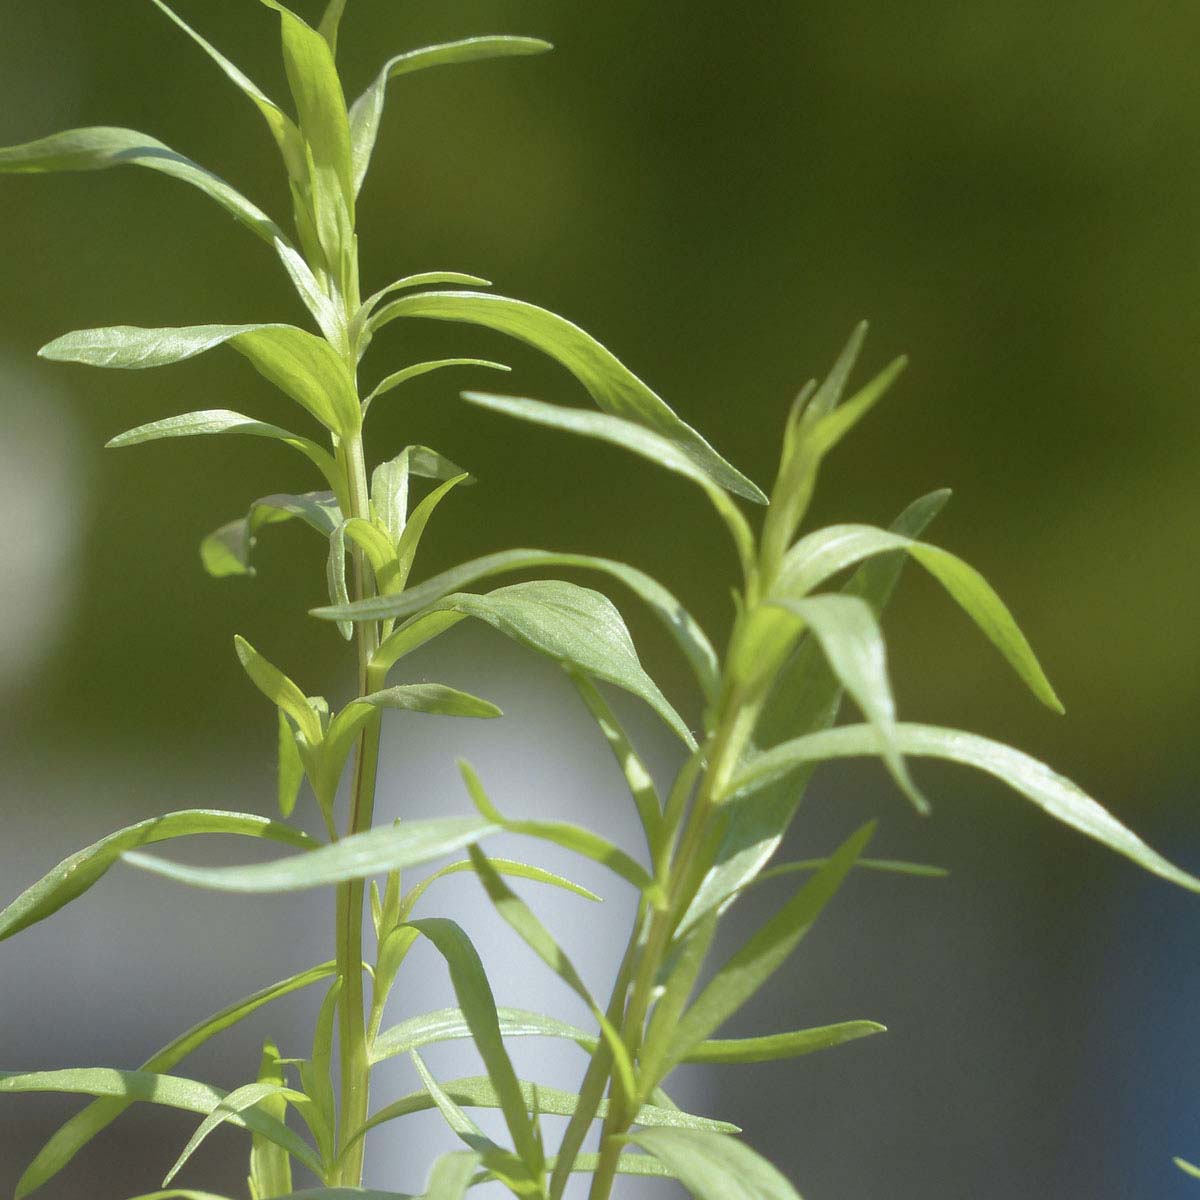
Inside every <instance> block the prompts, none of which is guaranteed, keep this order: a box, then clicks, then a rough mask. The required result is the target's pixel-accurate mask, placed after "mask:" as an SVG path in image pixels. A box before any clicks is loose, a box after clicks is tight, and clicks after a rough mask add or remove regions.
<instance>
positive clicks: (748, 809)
mask: <svg viewBox="0 0 1200 1200" xmlns="http://www.w3.org/2000/svg"><path fill="white" fill-rule="evenodd" d="M949 498H950V493H949V491H947V490H942V491H938V492H931V493H930V494H929V495H927V496H923V497H921V498H920V499H919V500H916V501H914V503H912V504H911V505H909V506H908V508H906V509H905V510H904V511H903V512H902V513H901V514H900V515H899V516H898V517H897V518H896V520H895V522H894V523H893V525H892V530H893V532H895V533H898V534H900V535H902V536H906V537H914V538H915V537H920V535H921V534H922V533H923V532H924V530H925V529H926V527H927V526H928V525H929V522H930V521H932V520H933V518H934V517H935V516H937V514H938V513H939V512H940V511H941V509H942V507H943V506H944V505H945V503H946V501H947V500H948V499H949ZM907 561H908V556H907V555H906V554H904V553H903V552H900V551H894V552H892V553H890V554H881V555H879V556H877V557H875V558H872V559H869V560H868V561H866V562H864V563H863V565H862V566H861V567H859V568H858V570H857V571H856V572H855V573H854V575H853V576H852V577H851V578H850V580H849V582H848V583H847V584H846V586H845V588H844V589H843V592H844V593H845V594H846V595H850V596H857V597H859V598H860V599H863V600H865V601H866V602H867V603H868V604H870V605H871V608H872V610H873V612H874V613H875V615H876V617H879V616H880V614H881V613H882V612H883V610H884V608H885V607H886V606H887V603H888V601H889V600H890V599H891V596H892V593H893V592H894V591H895V588H896V584H897V582H898V581H899V578H900V574H901V572H902V571H903V569H904V566H905V564H906V563H907ZM841 697H842V685H841V682H840V681H839V679H838V677H837V676H836V675H835V674H834V673H833V671H832V670H831V669H830V667H829V663H828V660H827V659H826V658H825V656H824V654H822V652H821V649H820V647H819V646H818V644H817V641H816V639H815V638H812V637H804V638H802V639H801V641H800V644H799V646H798V647H797V648H796V650H795V651H794V652H793V653H792V657H791V658H790V660H789V661H788V662H787V663H785V664H784V666H783V668H782V670H780V671H779V673H778V675H777V676H776V679H775V683H774V686H773V688H772V690H771V692H770V694H769V696H768V698H767V704H766V706H765V707H764V709H763V711H762V713H761V715H760V716H759V720H758V724H757V725H756V727H755V730H754V740H755V743H756V744H757V745H759V746H774V745H778V744H779V743H780V742H784V741H787V740H788V739H789V738H793V737H798V736H799V735H801V734H805V733H811V732H812V731H814V730H817V729H824V728H826V727H828V726H829V725H832V724H833V722H834V719H835V718H836V716H837V712H838V708H839V706H840V704H841ZM809 774H811V771H810V772H809ZM807 780H808V774H804V773H803V772H797V773H795V774H793V775H791V776H789V777H788V778H787V779H786V780H785V781H783V782H782V783H780V784H775V785H772V786H771V788H770V789H769V792H768V791H763V792H760V793H759V794H758V796H757V798H756V801H755V803H754V804H753V805H748V804H743V803H741V802H740V801H738V800H733V801H730V802H729V803H728V804H726V805H725V806H724V808H723V809H722V814H721V815H722V818H723V820H724V828H725V832H724V836H723V838H722V840H721V842H720V845H719V846H718V847H717V849H716V851H715V854H714V859H713V866H712V867H711V869H710V870H709V872H708V874H707V875H706V876H705V879H704V881H703V883H702V884H701V886H700V889H699V891H698V892H697V893H696V895H695V897H694V898H693V900H692V903H691V906H690V907H689V909H688V912H687V915H686V916H685V918H684V920H683V922H682V923H681V930H683V929H686V928H687V927H688V926H690V924H691V923H692V922H693V921H696V920H698V919H699V918H700V917H702V916H703V915H704V914H705V913H706V912H709V911H711V910H713V909H716V910H717V911H722V910H723V909H724V907H725V906H726V905H727V904H728V903H730V901H731V898H732V897H734V896H736V895H737V894H738V893H739V892H740V891H741V890H742V889H743V888H744V887H745V886H746V884H747V883H748V882H749V881H750V880H752V879H753V878H754V877H755V876H756V875H757V874H758V872H759V871H760V870H762V867H763V865H764V864H765V863H766V862H767V861H768V860H769V859H770V857H771V855H772V854H774V853H775V850H776V849H777V848H778V846H779V843H780V841H781V840H782V838H783V834H784V832H785V831H786V829H787V827H788V825H789V824H790V822H791V819H792V815H793V814H794V813H795V811H796V806H797V805H798V804H799V802H800V798H801V796H802V795H803V792H804V787H805V784H806V783H807Z"/></svg>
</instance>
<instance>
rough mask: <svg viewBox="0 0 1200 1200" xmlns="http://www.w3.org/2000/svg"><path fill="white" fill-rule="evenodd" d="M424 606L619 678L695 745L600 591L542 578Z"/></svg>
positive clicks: (565, 661) (610, 680) (615, 680)
mask: <svg viewBox="0 0 1200 1200" xmlns="http://www.w3.org/2000/svg"><path fill="white" fill-rule="evenodd" d="M335 611H339V612H341V611H346V610H335ZM426 611H427V612H431V611H444V612H445V611H448V612H457V613H461V614H463V615H464V616H468V617H474V618H475V619H476V620H480V621H484V622H486V623H487V624H489V625H491V626H492V627H493V628H495V629H498V630H499V631H500V632H501V633H503V634H505V635H506V636H508V637H510V638H513V639H514V640H515V641H517V642H520V643H521V644H522V645H524V646H527V647H528V648H529V649H531V650H536V651H537V652H538V653H539V654H544V655H546V656H547V657H549V658H552V659H554V660H555V661H556V662H559V663H563V664H567V665H570V666H573V667H577V668H579V669H580V670H582V671H584V672H585V673H586V674H588V675H592V676H594V677H595V678H597V679H603V680H605V681H606V682H607V683H613V684H616V686H617V687H619V688H623V689H624V690H625V691H627V692H630V693H632V694H633V695H635V696H638V697H639V698H640V699H642V700H644V701H645V702H646V703H647V704H649V705H650V707H651V708H653V709H654V711H655V712H656V713H658V715H659V716H660V717H661V718H662V719H663V720H664V721H665V722H666V723H667V725H669V726H670V727H671V729H673V730H674V731H675V733H676V734H677V735H678V736H679V737H680V739H681V740H682V741H683V742H684V743H685V744H686V745H687V746H688V747H694V746H695V739H694V738H693V737H692V734H691V731H690V730H689V729H688V727H687V725H686V724H685V722H684V720H683V718H682V717H681V716H680V715H679V714H678V713H677V712H676V711H675V710H674V708H672V707H671V705H670V703H669V702H668V701H667V698H666V697H665V696H664V695H663V694H662V692H661V691H659V688H658V685H657V684H656V683H655V682H654V681H653V680H652V679H651V678H650V676H649V675H647V674H646V672H645V671H644V670H643V668H642V664H641V661H640V660H639V658H638V655H637V650H636V649H635V648H634V645H633V639H632V638H631V637H630V636H629V630H628V629H626V627H625V622H624V620H623V619H622V618H621V614H620V612H619V611H618V610H617V608H616V606H615V605H614V604H613V603H612V601H611V600H609V599H608V597H607V596H604V595H602V594H601V593H600V592H596V591H593V590H592V589H591V588H584V587H580V586H579V585H578V584H574V583H565V582H563V581H562V580H545V579H543V580H535V581H532V582H530V583H517V584H512V585H511V586H509V587H502V588H497V589H496V590H495V591H493V592H489V593H487V594H486V595H476V594H474V593H471V592H459V593H457V594H454V595H450V596H446V597H443V598H442V599H441V600H438V601H437V602H436V604H434V605H431V606H430V608H429V609H428V610H426Z"/></svg>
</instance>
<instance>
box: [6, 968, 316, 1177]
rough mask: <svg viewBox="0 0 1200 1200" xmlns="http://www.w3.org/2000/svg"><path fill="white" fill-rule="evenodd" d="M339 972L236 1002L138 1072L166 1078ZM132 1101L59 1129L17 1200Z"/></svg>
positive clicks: (310, 974) (106, 1105) (293, 980)
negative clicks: (204, 1049) (254, 1018)
mask: <svg viewBox="0 0 1200 1200" xmlns="http://www.w3.org/2000/svg"><path fill="white" fill-rule="evenodd" d="M335 970H336V964H335V963H333V962H327V963H322V964H321V965H320V966H318V967H313V968H312V969H311V970H309V971H304V972H302V973H301V974H299V975H292V976H290V977H289V978H287V979H283V980H280V982H278V983H275V984H272V985H271V986H270V987H267V988H263V989H262V990H261V991H258V992H255V993H254V994H253V995H250V996H247V997H246V998H245V999H244V1000H239V1001H237V1003H236V1004H231V1005H230V1006H229V1007H228V1008H224V1009H222V1010H221V1011H220V1012H218V1013H216V1014H214V1015H213V1016H211V1017H208V1018H207V1019H205V1020H204V1021H201V1022H200V1023H199V1024H198V1025H194V1026H193V1027H192V1028H191V1029H189V1030H188V1031H187V1032H186V1033H183V1034H180V1036H179V1037H177V1038H175V1039H174V1040H173V1041H171V1042H168V1043H167V1045H165V1046H164V1047H163V1048H162V1049H161V1050H159V1051H158V1052H157V1053H155V1054H153V1055H151V1056H150V1058H148V1059H147V1060H146V1061H145V1062H144V1063H142V1065H141V1067H140V1068H139V1070H140V1071H143V1072H149V1073H151V1074H163V1073H164V1072H167V1071H170V1070H171V1068H172V1067H174V1066H175V1065H176V1064H177V1063H179V1062H181V1061H182V1060H183V1059H184V1058H186V1057H187V1056H188V1055H189V1054H191V1052H192V1051H193V1050H195V1049H197V1048H198V1047H200V1046H203V1045H204V1044H205V1043H206V1042H208V1041H211V1040H212V1039H213V1038H214V1037H216V1036H217V1035H218V1034H220V1033H223V1032H224V1031H225V1030H226V1029H229V1028H231V1027H232V1026H234V1025H236V1024H237V1023H238V1022H239V1021H243V1020H245V1018H246V1017H248V1016H250V1015H251V1014H252V1013H255V1012H257V1011H258V1010H259V1009H260V1008H263V1007H265V1006H266V1005H268V1004H270V1003H272V1002H273V1001H275V1000H279V999H281V998H282V997H284V996H288V995H291V993H293V992H298V991H300V990H301V989H302V988H306V987H309V986H311V985H312V984H314V983H318V982H319V981H320V980H322V979H328V978H329V977H330V976H331V975H333V974H334V972H335ZM131 1103H133V1101H132V1100H125V1099H121V1098H114V1097H105V1098H103V1099H99V1100H93V1101H92V1103H91V1104H89V1105H88V1106H87V1107H86V1108H84V1109H83V1110H81V1111H80V1112H78V1113H76V1114H75V1116H73V1117H72V1118H71V1119H70V1120H69V1121H67V1122H66V1124H65V1125H63V1126H62V1127H61V1128H60V1129H59V1130H57V1132H56V1133H55V1134H54V1136H53V1137H51V1138H50V1140H49V1141H48V1142H47V1143H46V1144H45V1145H44V1146H43V1147H42V1149H41V1150H40V1151H39V1152H38V1154H37V1157H36V1158H35V1159H34V1160H33V1162H32V1163H30V1164H29V1166H28V1167H27V1168H26V1170H25V1174H24V1175H22V1176H21V1179H20V1181H19V1182H18V1183H17V1186H16V1189H15V1191H14V1193H13V1195H14V1200H23V1197H25V1196H28V1195H29V1194H30V1193H31V1192H33V1191H36V1189H38V1188H39V1187H41V1186H42V1184H44V1183H45V1182H46V1181H47V1180H49V1179H52V1178H53V1177H54V1176H55V1175H57V1174H58V1172H59V1171H61V1170H62V1169H63V1168H64V1167H65V1166H66V1165H67V1164H68V1163H69V1162H70V1161H71V1159H73V1158H74V1157H75V1155H76V1154H78V1153H79V1151H80V1150H82V1149H83V1147H84V1146H86V1145H87V1144H88V1142H90V1141H91V1140H92V1139H93V1138H94V1137H96V1135H97V1134H99V1133H101V1132H103V1131H104V1130H105V1129H106V1128H107V1127H108V1126H109V1125H111V1124H112V1123H113V1121H115V1120H116V1119H117V1118H118V1117H119V1116H120V1115H121V1114H122V1113H123V1112H124V1111H125V1110H126V1109H127V1108H128V1107H129V1105H130V1104H131Z"/></svg>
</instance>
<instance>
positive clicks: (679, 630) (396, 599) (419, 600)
mask: <svg viewBox="0 0 1200 1200" xmlns="http://www.w3.org/2000/svg"><path fill="white" fill-rule="evenodd" d="M535 567H579V568H581V569H583V570H593V571H600V572H602V573H603V574H606V575H609V576H611V577H612V578H614V579H617V580H619V581H620V582H621V583H623V584H625V586H626V587H628V588H629V589H630V590H631V591H632V592H633V593H634V594H635V595H636V596H638V598H639V599H641V600H643V601H644V602H645V603H646V604H647V605H649V607H650V609H651V611H652V612H653V613H654V615H655V616H656V617H658V619H659V620H660V621H661V622H662V623H663V625H664V626H665V627H666V630H667V632H668V633H669V634H670V635H671V637H672V638H673V639H674V640H675V643H676V644H677V645H678V646H679V648H680V650H682V651H683V654H684V656H685V657H686V659H687V661H688V663H689V664H690V665H691V667H692V670H693V671H694V672H695V675H696V679H697V680H698V681H699V683H700V686H701V688H702V689H703V691H704V695H705V697H706V698H707V699H708V700H710V701H711V700H713V699H715V698H716V694H717V690H718V688H719V686H720V668H719V666H718V663H717V654H716V651H715V650H714V649H713V647H712V643H711V642H710V641H709V640H708V637H707V636H706V635H705V633H704V630H702V629H701V628H700V626H699V625H698V624H697V622H696V620H695V618H694V617H692V615H691V613H689V612H688V611H687V609H685V608H684V607H683V605H682V604H681V603H680V602H679V601H678V600H677V599H676V598H675V597H674V596H673V595H672V594H671V593H670V592H668V591H667V589H666V588H665V587H663V586H662V584H660V583H659V582H658V581H657V580H655V579H652V578H651V577H650V576H649V575H647V574H646V573H645V572H644V571H639V570H638V569H637V568H636V567H630V566H628V565H626V564H625V563H622V562H617V561H616V560H615V559H611V558H595V557H593V556H592V555H590V554H559V553H556V552H554V551H552V550H501V551H499V552H498V553H496V554H487V555H484V556H483V557H482V558H476V559H472V560H471V561H470V562H468V563H463V564H462V565H461V566H458V567H453V568H451V569H450V570H449V571H444V572H443V573H442V574H441V575H437V576H435V577H434V578H432V579H428V580H426V581H425V582H424V583H421V584H418V585H417V586H416V587H411V588H408V589H407V590H406V591H405V592H404V594H403V595H400V596H384V597H375V598H372V599H370V600H360V601H356V602H355V603H354V604H353V605H339V606H334V607H332V608H327V609H316V610H314V615H316V616H318V617H323V618H325V619H326V620H352V621H364V620H370V621H379V620H386V619H389V618H391V619H395V618H400V617H407V616H411V615H412V614H413V613H420V612H421V611H422V610H426V609H428V608H429V606H430V605H432V604H435V603H436V602H437V601H439V600H442V599H444V598H445V597H446V596H448V595H449V594H450V593H452V592H457V591H459V590H460V589H461V588H464V587H469V586H470V585H471V584H473V583H477V582H478V581H479V580H481V579H487V578H489V577H490V576H493V575H502V574H504V573H506V572H509V571H525V570H529V569H532V568H535ZM392 661H395V660H392Z"/></svg>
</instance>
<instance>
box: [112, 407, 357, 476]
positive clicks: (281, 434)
mask: <svg viewBox="0 0 1200 1200" xmlns="http://www.w3.org/2000/svg"><path fill="white" fill-rule="evenodd" d="M220 433H241V434H249V435H251V436H252V437H265V438H271V439H273V440H274V441H277V442H283V443H284V444H285V445H288V446H291V447H292V448H293V449H294V450H299V451H300V453H301V454H303V455H304V456H305V458H307V459H308V460H309V462H311V463H313V465H314V466H315V467H316V468H317V470H318V471H320V472H321V474H322V475H323V476H324V477H325V480H326V482H327V483H328V484H329V486H330V487H331V488H335V489H337V488H340V487H341V486H342V480H341V471H340V469H339V467H338V466H337V464H336V463H335V462H334V460H333V455H332V454H330V453H329V451H328V450H325V449H323V448H322V447H321V446H318V445H317V443H316V442H314V441H311V440H310V439H309V438H303V437H297V436H296V434H294V433H289V432H288V431H287V430H286V429H281V428H280V427H279V426H278V425H269V424H267V423H265V422H263V421H256V420H254V418H253V417H245V416H243V415H242V414H241V413H237V412H231V411H230V410H229V409H224V408H216V409H208V410H206V411H203V412H190V413H183V414H182V415H180V416H178V417H167V418H166V419H165V420H162V421H151V422H150V423H149V424H148V425H139V426H138V427H137V428H136V429H129V430H126V432H125V433H121V434H118V435H117V436H116V437H115V438H111V439H109V441H108V442H106V443H105V446H106V448H107V449H110V450H116V449H119V448H120V447H122V446H140V445H141V444H142V443H143V442H155V441H161V440H163V439H164V438H177V437H207V436H210V435H212V434H220Z"/></svg>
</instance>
